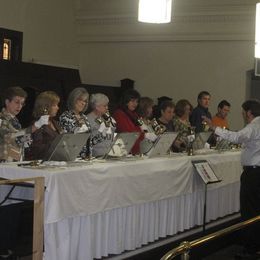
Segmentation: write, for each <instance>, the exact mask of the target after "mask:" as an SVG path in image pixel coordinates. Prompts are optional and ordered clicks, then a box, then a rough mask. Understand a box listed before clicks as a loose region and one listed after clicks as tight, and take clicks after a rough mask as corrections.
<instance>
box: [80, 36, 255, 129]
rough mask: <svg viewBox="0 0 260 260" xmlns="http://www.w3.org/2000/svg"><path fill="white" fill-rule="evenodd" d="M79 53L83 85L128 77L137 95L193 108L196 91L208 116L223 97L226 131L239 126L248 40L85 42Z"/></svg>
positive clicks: (248, 64) (249, 49) (116, 81)
mask: <svg viewBox="0 0 260 260" xmlns="http://www.w3.org/2000/svg"><path fill="white" fill-rule="evenodd" d="M81 54H82V55H81V59H80V64H81V66H80V68H81V72H82V73H81V74H82V80H83V81H84V82H88V83H93V84H104V85H113V86H118V85H120V82H119V80H120V79H123V78H126V77H128V78H131V79H134V80H135V86H136V88H137V89H138V90H139V91H140V92H141V94H142V95H148V96H150V97H152V98H157V97H159V96H163V95H167V96H170V97H173V99H174V101H177V100H178V99H181V98H187V99H189V100H190V101H191V102H192V103H193V104H194V105H196V98H197V94H198V92H199V91H201V90H207V91H209V92H210V93H211V94H212V105H211V107H210V111H211V112H212V113H213V114H214V113H215V111H216V106H217V104H218V102H219V101H220V100H222V99H227V100H229V101H230V102H231V104H232V112H231V114H230V123H231V125H232V127H233V128H234V129H237V128H239V127H240V126H241V124H242V120H241V119H240V118H239V116H240V104H241V102H242V101H243V100H244V98H245V86H246V71H247V70H250V69H252V68H253V58H252V57H253V46H252V43H251V42H239V41H234V42H223V41H222V42H221V41H218V42H171V43H161V42H149V43H141V42H139V43H89V44H86V45H84V47H82V49H81Z"/></svg>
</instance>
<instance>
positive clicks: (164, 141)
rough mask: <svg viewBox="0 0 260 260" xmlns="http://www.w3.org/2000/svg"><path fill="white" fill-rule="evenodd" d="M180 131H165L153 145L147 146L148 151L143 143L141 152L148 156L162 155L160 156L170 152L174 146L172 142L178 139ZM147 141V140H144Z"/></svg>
mask: <svg viewBox="0 0 260 260" xmlns="http://www.w3.org/2000/svg"><path fill="white" fill-rule="evenodd" d="M177 135H178V133H177V132H165V133H163V134H162V135H160V136H158V138H157V140H156V141H155V142H154V143H152V145H151V146H150V148H149V146H148V145H147V146H146V149H147V148H148V149H147V150H146V151H145V150H144V147H142V145H141V148H143V149H141V152H142V153H143V154H145V155H147V156H148V157H160V156H166V155H168V154H169V149H170V147H171V146H172V143H173V142H174V140H175V139H176V137H177ZM144 141H146V140H144Z"/></svg>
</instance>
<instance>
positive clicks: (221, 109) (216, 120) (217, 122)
mask: <svg viewBox="0 0 260 260" xmlns="http://www.w3.org/2000/svg"><path fill="white" fill-rule="evenodd" d="M230 106H231V105H230V103H229V102H227V101H226V100H222V101H221V102H220V103H219V104H218V112H217V114H216V115H215V116H213V117H212V120H211V122H212V124H213V125H214V126H219V127H222V128H227V129H228V128H229V125H228V121H227V115H228V113H229V111H230Z"/></svg>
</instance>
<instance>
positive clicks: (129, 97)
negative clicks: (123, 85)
mask: <svg viewBox="0 0 260 260" xmlns="http://www.w3.org/2000/svg"><path fill="white" fill-rule="evenodd" d="M139 99H140V94H139V93H138V92H137V91H136V90H133V89H129V90H127V91H125V92H124V93H123V95H122V98H121V104H120V107H119V108H118V109H117V110H116V111H115V112H114V115H113V117H114V118H115V120H116V130H117V132H119V133H122V132H139V133H141V135H140V137H139V138H138V139H137V141H136V143H135V144H134V146H133V148H132V150H131V153H132V154H134V155H135V154H139V153H140V142H141V141H142V140H143V139H144V132H143V131H142V129H141V125H142V122H141V121H140V116H139V115H138V113H137V107H138V102H139Z"/></svg>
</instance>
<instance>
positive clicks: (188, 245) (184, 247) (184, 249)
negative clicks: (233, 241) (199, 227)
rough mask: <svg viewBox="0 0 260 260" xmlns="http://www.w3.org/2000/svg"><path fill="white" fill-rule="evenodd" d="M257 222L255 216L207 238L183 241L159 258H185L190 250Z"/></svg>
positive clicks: (258, 217) (163, 259)
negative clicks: (180, 256)
mask: <svg viewBox="0 0 260 260" xmlns="http://www.w3.org/2000/svg"><path fill="white" fill-rule="evenodd" d="M259 220H260V215H259V216H257V217H254V218H251V219H248V220H246V221H243V222H240V223H237V224H235V225H232V226H230V227H227V228H224V229H222V230H219V231H216V232H214V233H212V234H209V235H207V236H204V237H201V238H198V239H195V240H193V241H191V242H189V241H184V242H183V243H181V245H180V246H178V247H176V248H174V249H172V250H170V251H169V252H167V253H166V254H165V255H164V256H163V257H162V258H161V260H170V259H173V258H174V257H175V256H178V255H180V254H184V258H185V255H186V256H187V254H188V253H189V251H190V250H191V249H192V248H194V247H197V246H200V245H201V244H203V243H206V242H208V241H210V240H213V239H216V238H219V237H221V236H224V235H227V234H229V233H231V232H234V231H237V230H239V229H242V228H244V227H246V226H248V225H251V224H253V223H255V222H257V221H259ZM186 259H188V257H187V258H186Z"/></svg>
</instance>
